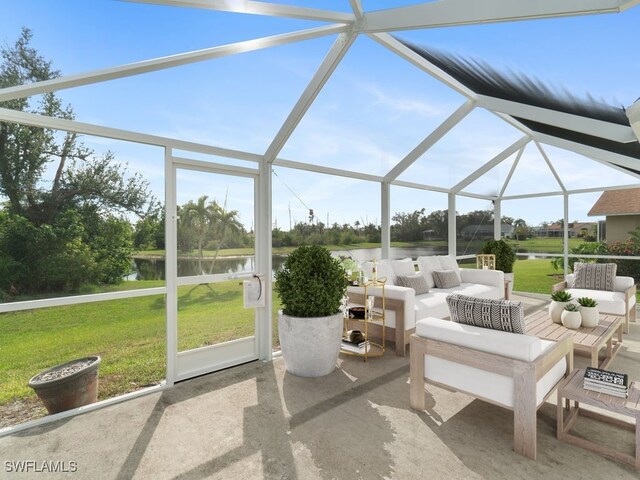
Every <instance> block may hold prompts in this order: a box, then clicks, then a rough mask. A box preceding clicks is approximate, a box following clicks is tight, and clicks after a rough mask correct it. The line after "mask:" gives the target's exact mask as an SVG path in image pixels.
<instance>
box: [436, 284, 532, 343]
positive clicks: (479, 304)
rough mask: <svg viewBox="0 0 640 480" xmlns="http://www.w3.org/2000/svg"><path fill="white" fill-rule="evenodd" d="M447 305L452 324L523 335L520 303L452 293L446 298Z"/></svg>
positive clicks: (522, 309)
mask: <svg viewBox="0 0 640 480" xmlns="http://www.w3.org/2000/svg"><path fill="white" fill-rule="evenodd" d="M447 304H448V305H449V312H450V314H451V320H452V321H453V322H458V323H465V324H467V325H473V326H476V327H483V328H490V329H493V330H502V331H504V332H511V333H520V334H524V308H523V305H522V302H511V301H508V300H491V299H486V298H476V297H468V296H466V295H460V294H458V293H454V294H451V295H448V296H447Z"/></svg>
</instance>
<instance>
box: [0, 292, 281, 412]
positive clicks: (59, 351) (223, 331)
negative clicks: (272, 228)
mask: <svg viewBox="0 0 640 480" xmlns="http://www.w3.org/2000/svg"><path fill="white" fill-rule="evenodd" d="M159 283H162V282H125V283H123V284H122V285H120V286H119V287H120V288H117V289H120V290H122V289H129V288H132V286H137V287H138V288H144V287H152V286H157V285H158V284H159ZM115 288H116V287H114V289H115ZM178 295H179V300H178V345H179V350H186V349H190V348H195V347H199V346H203V345H209V344H214V343H218V342H222V341H226V340H231V339H234V338H242V337H245V336H248V335H252V334H253V328H254V318H253V310H252V309H244V308H243V307H242V287H241V286H239V285H238V282H237V281H230V282H223V283H216V284H210V285H197V286H188V287H180V288H179V290H178ZM275 300H276V301H275V302H274V303H275V305H274V312H276V311H277V309H278V308H279V302H278V301H277V298H276V299H275ZM274 324H275V325H274V342H275V343H277V316H276V315H274ZM92 354H97V355H100V356H101V357H102V363H101V366H100V389H99V398H100V399H104V398H109V397H113V396H116V395H121V394H123V393H126V392H130V391H134V390H137V389H139V388H141V387H142V386H145V385H151V384H155V383H158V382H160V381H162V380H163V379H164V378H165V364H166V326H165V305H164V295H153V296H149V297H140V298H130V299H124V300H110V301H104V302H96V303H88V304H81V305H70V306H64V307H50V308H44V309H39V310H31V311H23V312H12V313H4V314H0V356H1V358H2V361H1V362H0V385H2V389H1V390H0V406H2V405H4V404H7V403H10V402H12V401H13V400H17V399H21V398H25V397H28V396H35V394H34V393H33V391H32V390H31V389H30V388H29V387H28V386H27V382H28V380H29V378H30V377H31V376H33V375H35V374H37V373H38V372H40V371H42V370H44V369H46V368H48V367H51V366H53V365H55V364H58V363H62V362H66V361H68V360H71V359H73V358H78V357H83V356H86V355H92Z"/></svg>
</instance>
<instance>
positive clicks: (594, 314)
mask: <svg viewBox="0 0 640 480" xmlns="http://www.w3.org/2000/svg"><path fill="white" fill-rule="evenodd" d="M578 309H579V310H580V316H581V317H582V326H583V327H589V328H593V327H597V326H598V322H599V321H600V312H599V311H598V307H583V306H580V307H578Z"/></svg>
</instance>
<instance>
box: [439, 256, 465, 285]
mask: <svg viewBox="0 0 640 480" xmlns="http://www.w3.org/2000/svg"><path fill="white" fill-rule="evenodd" d="M438 260H440V265H442V268H439V269H438V270H453V271H454V272H456V275H458V280H460V281H461V282H462V277H461V276H460V267H458V262H457V260H456V259H455V257H452V256H451V255H440V256H439V257H438Z"/></svg>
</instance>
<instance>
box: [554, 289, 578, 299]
mask: <svg viewBox="0 0 640 480" xmlns="http://www.w3.org/2000/svg"><path fill="white" fill-rule="evenodd" d="M572 298H573V297H572V296H571V294H570V293H569V292H567V291H566V290H558V291H557V292H553V293H552V294H551V300H553V301H554V302H570V301H571V299H572Z"/></svg>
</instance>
